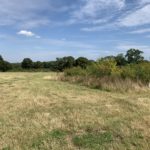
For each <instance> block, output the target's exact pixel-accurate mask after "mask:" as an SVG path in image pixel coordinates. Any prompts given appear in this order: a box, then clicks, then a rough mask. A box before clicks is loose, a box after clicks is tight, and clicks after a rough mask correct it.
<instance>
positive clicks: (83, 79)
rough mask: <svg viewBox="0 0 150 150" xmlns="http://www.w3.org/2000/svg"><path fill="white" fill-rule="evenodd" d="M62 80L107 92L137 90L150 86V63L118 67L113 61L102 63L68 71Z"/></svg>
mask: <svg viewBox="0 0 150 150" xmlns="http://www.w3.org/2000/svg"><path fill="white" fill-rule="evenodd" d="M62 80H63V81H69V82H72V83H80V84H81V85H86V86H89V87H92V88H98V89H103V90H107V91H111V90H117V91H118V90H119V91H130V90H133V89H134V90H137V89H141V87H145V86H148V85H149V82H150V63H140V64H129V65H127V66H123V67H118V66H117V65H116V62H115V61H113V60H109V61H101V62H97V63H94V64H92V65H90V66H88V67H87V68H86V69H82V68H79V67H77V68H72V69H67V70H65V73H64V76H63V77H62Z"/></svg>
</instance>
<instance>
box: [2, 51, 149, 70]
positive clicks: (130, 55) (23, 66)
mask: <svg viewBox="0 0 150 150" xmlns="http://www.w3.org/2000/svg"><path fill="white" fill-rule="evenodd" d="M142 54H143V51H140V50H138V49H130V50H128V51H127V52H126V54H125V55H124V54H118V55H117V56H106V57H104V58H100V60H111V59H112V60H115V61H116V63H117V66H125V65H127V64H131V63H134V64H136V63H139V62H142V61H146V60H144V57H143V56H142ZM92 63H95V61H94V60H89V59H88V58H85V57H79V58H77V59H75V58H74V57H72V56H66V57H62V58H56V60H55V61H47V62H41V61H36V62H34V61H32V59H30V58H24V59H23V61H22V62H21V63H10V62H8V61H5V60H4V59H3V57H2V56H1V55H0V71H3V72H5V71H24V70H27V71H29V70H30V71H36V70H49V71H64V70H65V69H69V68H73V67H81V68H83V69H85V68H86V67H87V66H89V65H90V64H92Z"/></svg>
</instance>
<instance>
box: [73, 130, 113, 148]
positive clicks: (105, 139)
mask: <svg viewBox="0 0 150 150" xmlns="http://www.w3.org/2000/svg"><path fill="white" fill-rule="evenodd" d="M112 141H113V136H112V134H111V133H110V132H104V133H95V134H94V133H87V134H83V135H80V136H75V137H74V138H73V143H74V145H75V146H77V147H83V148H89V149H100V148H101V147H102V146H104V144H107V143H110V142H112Z"/></svg>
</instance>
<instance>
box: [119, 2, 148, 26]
mask: <svg viewBox="0 0 150 150" xmlns="http://www.w3.org/2000/svg"><path fill="white" fill-rule="evenodd" d="M145 24H150V4H149V5H146V6H144V7H142V8H141V9H138V10H136V11H133V12H132V13H130V14H128V15H127V16H126V17H124V18H122V19H121V20H120V25H121V26H126V27H133V26H140V25H145Z"/></svg>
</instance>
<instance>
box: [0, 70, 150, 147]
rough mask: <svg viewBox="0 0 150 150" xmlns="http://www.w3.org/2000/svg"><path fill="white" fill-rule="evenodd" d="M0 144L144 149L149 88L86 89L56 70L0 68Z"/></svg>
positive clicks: (149, 129)
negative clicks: (37, 70) (21, 70)
mask: <svg viewBox="0 0 150 150" xmlns="http://www.w3.org/2000/svg"><path fill="white" fill-rule="evenodd" d="M0 149H2V150H79V149H80V150H149V149H150V90H149V89H148V88H147V89H142V90H137V91H136V90H135V91H134V90H131V91H128V92H119V91H105V90H100V89H91V88H89V87H85V86H81V85H79V84H72V83H68V82H63V81H61V80H59V74H58V73H49V72H47V73H44V72H41V73H23V72H22V73H17V72H16V73H9V72H7V73H0Z"/></svg>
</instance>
